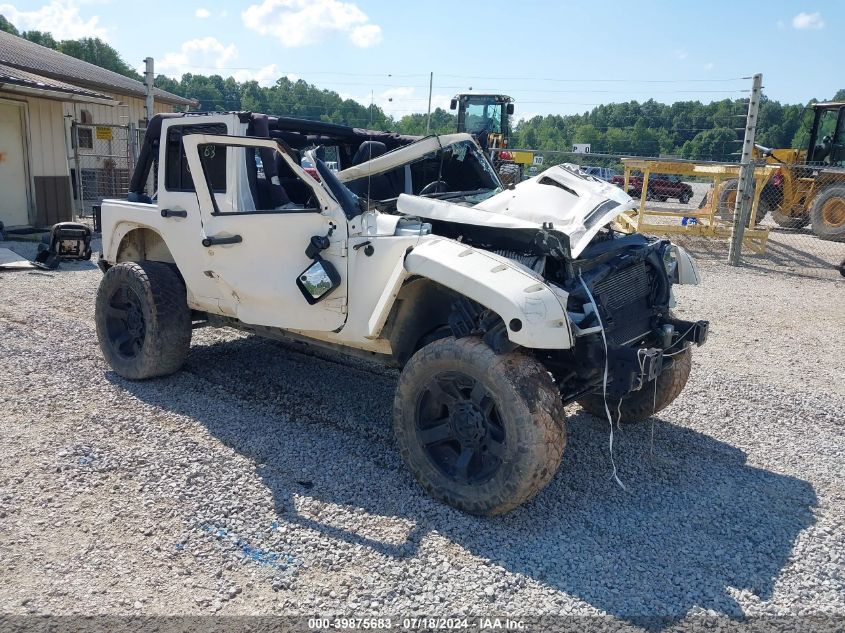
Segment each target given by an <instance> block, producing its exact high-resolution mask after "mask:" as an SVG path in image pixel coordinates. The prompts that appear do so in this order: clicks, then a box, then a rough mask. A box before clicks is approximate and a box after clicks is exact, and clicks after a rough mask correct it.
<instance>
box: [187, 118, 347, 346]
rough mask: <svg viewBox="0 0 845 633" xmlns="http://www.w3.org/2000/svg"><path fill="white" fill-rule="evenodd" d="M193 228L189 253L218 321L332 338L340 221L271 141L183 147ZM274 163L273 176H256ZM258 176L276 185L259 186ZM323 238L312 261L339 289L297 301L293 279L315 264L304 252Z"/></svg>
mask: <svg viewBox="0 0 845 633" xmlns="http://www.w3.org/2000/svg"><path fill="white" fill-rule="evenodd" d="M184 143H185V151H186V155H187V157H188V163H189V166H190V169H191V172H192V173H193V174H203V177H202V178H194V181H195V184H196V192H197V199H198V200H199V206H200V217H201V218H202V231H201V235H197V237H196V240H197V247H198V249H199V250H200V252H201V256H202V257H203V258H204V262H205V270H204V274H205V275H206V276H207V277H210V278H212V279H214V281H215V283H216V284H217V285H218V286H219V289H220V297H221V299H219V308H220V310H219V312H220V313H221V314H224V315H228V316H233V317H237V318H238V319H240V320H241V321H242V322H244V323H248V324H251V325H265V326H271V327H279V328H284V329H289V330H305V331H308V330H310V331H324V332H325V331H333V330H338V329H339V328H341V327H343V325H344V323H345V321H346V294H347V283H346V276H347V270H346V261H347V259H346V253H345V245H346V238H347V224H346V217H345V216H344V214H343V212H342V210H341V209H340V207H339V206H338V204H337V202H336V201H335V200H334V198H333V197H332V196H331V195H330V194H329V193H328V192H327V191H326V190H325V189H323V187H322V186H321V185H320V184H319V183H318V182H317V181H316V180H314V179H313V178H312V177H311V176H310V175H309V174H307V173H306V172H305V171H304V170H303V169H302V168H301V167H300V165H299V160H298V159H297V158H294V157H292V156H291V154H290V153H289V152H290V150H287V149H284V148H282V147H281V146H280V145H279V144H277V143H276V142H275V141H273V140H270V139H254V138H247V137H235V136H215V135H201V134H198V135H192V136H190V137H186V138H185V140H184ZM270 160H273V161H274V163H275V167H276V169H273V170H265V169H264V163H265V161H270ZM267 173H274V174H275V173H278V176H273V177H272V178H267V177H266V175H265V174H267ZM314 236H328V237H329V247H328V248H327V249H325V250H324V251H322V252H320V254H319V256H320V257H321V258H322V259H323V260H324V261H327V262H329V264H330V266H331V267H333V269H334V270H335V271H336V272H337V273H338V275H337V276H338V277H339V282H338V280H335V287H334V288H332V290H331V292H328V293H326V294H325V295H324V296H322V297H320V299H318V300H316V301H314V300H313V298H312V301H309V300H306V298H305V296H304V291H303V290H300V287H299V285H298V284H297V279H299V278H300V276H302V277H303V279H304V278H305V277H304V275H302V274H303V273H304V271H305V270H306V269H307V268H308V267H309V266H310V265H311V264H313V263H314V260H312V259H310V258H309V257H307V256H306V255H305V249H306V248H307V247H308V245H309V243H310V242H311V238H312V237H314Z"/></svg>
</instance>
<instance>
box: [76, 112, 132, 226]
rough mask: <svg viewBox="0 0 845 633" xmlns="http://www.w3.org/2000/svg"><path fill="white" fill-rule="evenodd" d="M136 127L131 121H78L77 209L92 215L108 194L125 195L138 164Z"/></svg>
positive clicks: (119, 196) (123, 196) (81, 212)
mask: <svg viewBox="0 0 845 633" xmlns="http://www.w3.org/2000/svg"><path fill="white" fill-rule="evenodd" d="M132 133H133V129H132V128H130V126H127V125H96V124H95V125H85V124H81V123H77V122H74V123H73V125H72V127H71V138H72V140H73V166H72V171H73V193H74V200H75V203H76V213H77V215H79V216H83V217H84V216H91V215H92V214H93V207H94V206H96V205H99V204H101V203H102V201H103V200H104V199H105V198H125V197H126V194H127V192H128V191H129V181H130V179H131V178H132V169H133V168H134V166H135V156H134V155H133V151H132V149H133V147H135V145H134V143H133V139H132V138H131V134H132Z"/></svg>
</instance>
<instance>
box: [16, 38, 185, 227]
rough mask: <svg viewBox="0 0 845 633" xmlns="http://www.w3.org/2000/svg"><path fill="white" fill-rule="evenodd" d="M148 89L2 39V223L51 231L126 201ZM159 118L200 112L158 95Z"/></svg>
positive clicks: (51, 52)
mask: <svg viewBox="0 0 845 633" xmlns="http://www.w3.org/2000/svg"><path fill="white" fill-rule="evenodd" d="M145 94H146V89H145V86H144V84H143V83H141V82H140V81H135V80H134V79H130V78H129V77H124V76H123V75H120V74H118V73H115V72H112V71H110V70H106V69H104V68H100V67H99V66H95V65H93V64H89V63H88V62H84V61H81V60H79V59H76V58H74V57H70V56H68V55H64V54H62V53H59V52H57V51H54V50H52V49H49V48H46V47H44V46H40V45H38V44H35V43H33V42H29V41H27V40H25V39H23V38H20V37H17V36H15V35H11V34H10V33H5V32H2V31H0V222H2V223H3V224H4V225H5V227H7V228H10V227H17V226H49V225H51V224H53V223H55V222H60V221H64V220H71V219H73V215H74V212H75V211H76V212H77V213H84V212H86V207H90V206H91V204H92V203H96V202H97V201H98V200H99V199H101V198H102V197H107V196H112V195H121V194H122V193H123V192H122V191H121V189H122V188H123V186H124V183H126V184H128V178H129V171H130V169H131V167H132V162H133V156H132V147H133V144H134V141H135V138H133V135H135V134H136V133H137V132H136V130H137V129H139V128H143V127H144V126H145V111H144V98H145ZM154 96H155V111H156V112H171V111H173V110H174V109H175V108H176V107H177V106H181V107H183V108H184V107H189V106H191V105H195V102H194V101H192V100H190V99H185V98H183V97H180V96H178V95H174V94H172V93H169V92H165V91H163V90H159V89H155V93H154Z"/></svg>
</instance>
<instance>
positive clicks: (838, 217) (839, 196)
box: [810, 185, 845, 242]
mask: <svg viewBox="0 0 845 633" xmlns="http://www.w3.org/2000/svg"><path fill="white" fill-rule="evenodd" d="M810 223H811V224H812V229H813V233H815V234H816V235H818V236H819V237H820V238H822V239H823V240H834V241H837V242H842V241H845V185H832V186H830V187H825V188H824V189H822V190H821V191H820V192H819V193H817V194H816V196H815V197H814V198H813V202H812V203H811V204H810Z"/></svg>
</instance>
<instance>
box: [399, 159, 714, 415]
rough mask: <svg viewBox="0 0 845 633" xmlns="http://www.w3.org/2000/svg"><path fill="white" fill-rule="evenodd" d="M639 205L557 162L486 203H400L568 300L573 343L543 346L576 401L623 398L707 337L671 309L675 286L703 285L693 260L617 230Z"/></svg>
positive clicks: (567, 397)
mask: <svg viewBox="0 0 845 633" xmlns="http://www.w3.org/2000/svg"><path fill="white" fill-rule="evenodd" d="M633 205H634V203H633V201H632V200H631V198H630V197H629V196H627V194H625V193H624V192H622V191H620V190H619V189H618V188H617V187H613V186H611V185H608V184H607V183H604V182H601V181H597V180H595V179H592V178H590V177H589V176H584V175H581V174H578V173H577V172H575V171H574V170H570V169H567V168H565V167H561V166H558V167H554V168H551V169H549V170H547V171H546V172H544V173H543V174H540V175H539V176H537V177H535V178H532V179H531V180H528V181H525V182H523V183H521V184H519V185H517V186H516V187H513V188H511V189H505V190H503V191H501V192H499V193H496V194H495V195H492V196H491V197H489V198H487V199H486V200H484V201H482V202H480V203H478V204H474V205H467V204H460V203H456V202H453V201H444V200H438V199H432V198H425V197H411V196H400V198H399V201H398V205H397V208H398V211H399V212H400V213H403V214H406V215H413V216H416V217H421V218H425V220H426V221H428V222H430V223H431V225H432V227H433V231H432V232H433V233H435V234H437V235H442V236H444V237H449V238H452V239H455V240H459V241H461V242H463V243H466V244H468V245H470V246H473V247H475V248H481V249H484V250H488V251H491V252H494V253H496V254H498V255H500V256H504V257H507V258H508V259H509V260H511V261H513V262H516V263H517V264H519V265H520V266H521V267H523V268H525V269H527V270H530V271H531V272H532V273H533V274H534V275H536V276H537V278H538V279H542V281H544V282H545V283H546V284H548V285H549V286H550V287H551V288H553V289H554V290H555V292H556V293H557V294H558V296H559V297H561V300H562V301H565V303H566V306H565V307H566V313H567V316H568V319H569V322H570V331H571V332H572V344H571V346H569V347H567V348H565V349H563V348H562V349H543V350H539V349H538V350H535V351H534V353H535V354H536V355H537V356H538V358H540V359H541V360H542V361H543V362H544V364H545V366H546V367H547V368H548V369H549V371H550V372H551V373H552V375H553V376H554V377H555V380H556V382H557V384H558V386H559V387H560V390H561V395H562V397H563V399H564V401H565V402H570V401H574V400H576V399H578V398H580V397H581V396H583V395H585V394H589V393H592V392H601V393H606V395H607V398H608V401H611V400H612V401H618V400H620V399H621V398H623V397H625V396H626V395H627V394H629V393H631V392H634V391H638V390H640V389H642V387H643V386H644V385H645V384H646V383H649V382H651V381H654V380H655V379H656V378H657V376H659V375H660V374H661V373H662V372H663V371H665V370H666V369H667V368H669V367H671V366H672V363H674V362H675V357H676V356H677V353H678V352H681V351H683V350H684V348H685V347H686V346H688V345H690V344H695V345H702V344H703V343H704V342H705V341H706V340H707V334H708V323H707V322H706V321H684V320H680V319H676V318H675V317H674V316H673V315H672V312H671V308H672V307H673V306H674V298H673V294H672V286H673V284H675V283H692V284H695V283H698V282H699V275H698V269H697V267H696V265H695V262H694V260H693V259H692V257H691V256H690V255H689V254H688V253H686V251H684V250H683V249H682V248H680V247H678V246H675V245H673V244H671V243H670V242H669V241H668V240H663V239H657V238H653V237H647V236H644V235H641V234H624V233H621V232H619V231H616V230H613V228H611V226H612V223H613V221H614V220H615V219H616V218H617V217H618V216H619V214H620V213H623V212H625V211H627V210H629V209H631V208H633ZM564 297H565V298H564Z"/></svg>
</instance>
